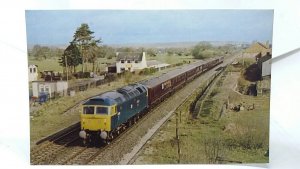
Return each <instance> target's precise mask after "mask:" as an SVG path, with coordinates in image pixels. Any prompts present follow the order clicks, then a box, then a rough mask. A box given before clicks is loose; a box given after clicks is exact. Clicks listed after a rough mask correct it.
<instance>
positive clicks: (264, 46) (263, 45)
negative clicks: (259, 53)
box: [257, 42, 269, 49]
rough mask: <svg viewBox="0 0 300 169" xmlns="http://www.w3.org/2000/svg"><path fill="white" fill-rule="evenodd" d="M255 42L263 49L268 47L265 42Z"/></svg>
mask: <svg viewBox="0 0 300 169" xmlns="http://www.w3.org/2000/svg"><path fill="white" fill-rule="evenodd" d="M257 44H258V45H260V46H261V47H263V48H265V49H269V47H268V46H266V45H265V44H262V43H260V42H257Z"/></svg>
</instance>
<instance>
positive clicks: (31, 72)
mask: <svg viewBox="0 0 300 169" xmlns="http://www.w3.org/2000/svg"><path fill="white" fill-rule="evenodd" d="M37 67H38V66H37V65H29V66H28V80H29V82H32V81H36V80H37V78H38V70H37Z"/></svg>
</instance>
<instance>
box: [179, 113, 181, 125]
mask: <svg viewBox="0 0 300 169" xmlns="http://www.w3.org/2000/svg"><path fill="white" fill-rule="evenodd" d="M179 122H180V123H181V111H180V113H179Z"/></svg>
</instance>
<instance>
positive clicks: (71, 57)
mask: <svg viewBox="0 0 300 169" xmlns="http://www.w3.org/2000/svg"><path fill="white" fill-rule="evenodd" d="M59 63H60V65H61V66H63V67H66V69H69V68H73V72H74V73H75V72H76V67H77V66H78V65H79V64H82V58H81V56H80V52H79V49H78V47H77V46H76V44H74V43H73V42H71V43H70V45H69V46H68V47H67V48H66V49H65V50H64V53H63V55H62V57H61V58H60V59H59Z"/></svg>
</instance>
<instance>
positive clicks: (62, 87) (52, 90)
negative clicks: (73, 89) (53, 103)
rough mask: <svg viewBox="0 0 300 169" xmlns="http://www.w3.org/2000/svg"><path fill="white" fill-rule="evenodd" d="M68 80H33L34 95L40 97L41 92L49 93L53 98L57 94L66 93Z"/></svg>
mask: <svg viewBox="0 0 300 169" xmlns="http://www.w3.org/2000/svg"><path fill="white" fill-rule="evenodd" d="M67 90H68V82H67V81H34V82H32V96H33V97H39V95H40V93H48V94H49V97H50V98H52V97H54V96H55V94H56V93H57V94H60V95H66V94H67Z"/></svg>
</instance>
